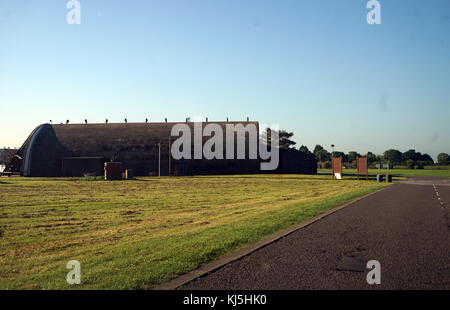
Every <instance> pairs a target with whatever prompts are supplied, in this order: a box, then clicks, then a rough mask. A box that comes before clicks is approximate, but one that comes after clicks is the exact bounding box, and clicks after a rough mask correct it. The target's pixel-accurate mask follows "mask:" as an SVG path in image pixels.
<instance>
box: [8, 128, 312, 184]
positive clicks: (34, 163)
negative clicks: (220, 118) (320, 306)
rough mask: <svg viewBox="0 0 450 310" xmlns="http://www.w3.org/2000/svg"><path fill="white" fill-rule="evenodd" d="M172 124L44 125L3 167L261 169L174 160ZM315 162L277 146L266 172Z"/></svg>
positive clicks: (52, 170) (178, 171) (179, 171)
mask: <svg viewBox="0 0 450 310" xmlns="http://www.w3.org/2000/svg"><path fill="white" fill-rule="evenodd" d="M210 123H214V124H217V125H219V126H221V127H222V128H225V126H226V125H227V124H244V125H246V124H254V125H255V126H256V127H257V128H258V130H259V124H258V122H248V121H247V122H210ZM210 123H203V124H210ZM176 124H180V123H170V122H169V123H168V122H164V123H150V122H145V123H103V124H88V123H85V124H55V125H53V124H43V125H40V126H38V127H36V128H35V129H34V130H33V131H32V133H31V134H30V135H29V137H28V138H27V139H26V141H25V142H24V143H23V145H22V146H21V147H20V149H19V150H18V151H17V156H15V157H14V159H13V160H12V161H11V162H10V163H9V164H8V165H7V167H6V169H7V170H9V171H13V172H16V173H19V172H20V175H22V176H29V177H59V176H66V177H75V176H84V175H87V174H88V175H102V174H103V169H104V163H105V162H110V161H117V162H121V163H122V164H123V167H124V169H133V171H134V174H135V175H137V176H149V175H158V174H159V173H160V174H161V175H163V176H164V175H165V176H167V175H214V174H256V173H261V171H260V162H261V161H260V159H250V158H245V159H222V160H218V159H217V160H216V159H212V160H207V159H189V160H186V159H180V160H175V159H174V158H173V157H172V155H171V152H170V150H171V144H172V142H173V139H174V137H171V129H172V127H173V126H175V125H176ZM185 124H187V125H189V126H191V127H192V128H193V126H194V123H193V122H186V123H185ZM224 131H225V130H224ZM245 143H246V144H245V145H246V149H248V141H245ZM224 152H226V150H224ZM246 154H248V152H246ZM316 167H317V166H316V162H315V159H314V158H313V157H312V156H308V155H307V154H304V153H301V152H298V151H296V150H280V165H279V167H278V169H277V170H275V171H272V172H269V173H308V174H314V173H316V172H317V170H316V169H317V168H316ZM264 173H267V171H266V172H264Z"/></svg>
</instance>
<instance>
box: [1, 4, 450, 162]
mask: <svg viewBox="0 0 450 310" xmlns="http://www.w3.org/2000/svg"><path fill="white" fill-rule="evenodd" d="M80 2H81V24H80V25H68V24H67V23H66V14H67V12H68V11H69V10H68V9H67V8H66V3H67V1H66V0H48V1H42V0H39V1H38V0H29V1H24V0H0V117H1V118H0V146H10V147H16V146H20V145H21V144H22V143H23V141H24V140H25V139H26V137H27V136H28V134H29V133H30V132H31V130H32V129H33V128H34V127H35V126H37V125H39V124H41V123H46V122H48V121H49V120H50V119H51V120H53V122H54V123H59V122H65V120H66V119H69V120H70V121H71V122H72V123H75V122H82V121H84V119H85V118H87V119H88V120H89V121H90V122H104V120H105V119H106V118H108V119H109V121H110V122H115V121H116V122H121V121H123V119H124V118H125V117H126V118H127V119H128V121H129V122H133V121H136V122H138V121H144V120H145V118H149V119H150V120H151V121H162V120H164V118H165V117H167V118H168V120H169V121H183V120H184V119H185V118H186V117H188V116H190V117H194V116H199V115H201V116H204V117H206V116H208V117H209V119H210V120H224V119H226V117H229V118H230V119H232V120H244V119H245V118H246V117H247V116H249V117H250V119H251V120H258V121H260V122H262V123H277V124H280V127H281V128H284V129H286V130H289V131H293V132H294V133H295V136H294V140H295V141H297V143H298V145H297V146H299V145H301V144H305V145H307V146H308V147H309V148H310V149H311V148H313V147H314V145H315V144H317V143H318V144H322V145H323V146H324V147H325V148H328V149H330V147H329V145H330V144H332V143H333V144H335V145H336V150H339V151H345V152H348V151H358V152H360V153H365V152H367V151H372V152H375V153H381V152H383V151H384V150H386V149H388V148H397V149H400V150H401V151H406V150H407V149H409V148H415V149H416V150H417V151H420V152H425V153H429V154H430V155H432V156H433V157H434V158H435V157H436V155H437V153H439V152H447V153H450V121H449V116H450V1H449V0H428V1H426V0H420V1H419V0H409V1H398V0H380V2H381V5H382V23H381V25H369V24H367V22H366V14H367V12H368V9H367V8H366V4H367V0H345V1H343V0H220V1H219V0H145V1H144V0H142V1H138V0H133V1H118V0H117V1H110V0H80Z"/></svg>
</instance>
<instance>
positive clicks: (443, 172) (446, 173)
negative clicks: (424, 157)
mask: <svg viewBox="0 0 450 310" xmlns="http://www.w3.org/2000/svg"><path fill="white" fill-rule="evenodd" d="M380 172H381V174H387V173H388V171H387V169H382V170H378V169H369V174H378V173H380ZM319 173H321V174H331V169H319ZM343 173H344V174H351V175H353V174H356V169H344V171H343ZM389 173H390V174H392V175H416V176H428V177H443V178H450V167H449V168H448V169H391V170H389Z"/></svg>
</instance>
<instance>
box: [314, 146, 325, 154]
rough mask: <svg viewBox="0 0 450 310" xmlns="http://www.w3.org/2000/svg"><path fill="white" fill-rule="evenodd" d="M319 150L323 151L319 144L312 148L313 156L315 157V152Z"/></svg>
mask: <svg viewBox="0 0 450 310" xmlns="http://www.w3.org/2000/svg"><path fill="white" fill-rule="evenodd" d="M321 150H323V147H322V146H321V145H319V144H316V146H315V147H314V150H313V154H314V155H316V156H317V152H319V151H321Z"/></svg>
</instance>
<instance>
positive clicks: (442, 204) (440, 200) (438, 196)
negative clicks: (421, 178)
mask: <svg viewBox="0 0 450 310" xmlns="http://www.w3.org/2000/svg"><path fill="white" fill-rule="evenodd" d="M433 187H434V191H435V192H436V196H437V199H438V200H439V203H440V204H441V207H443V206H444V201H443V200H442V199H441V196H440V195H439V192H438V190H437V188H436V185H435V184H433Z"/></svg>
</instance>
